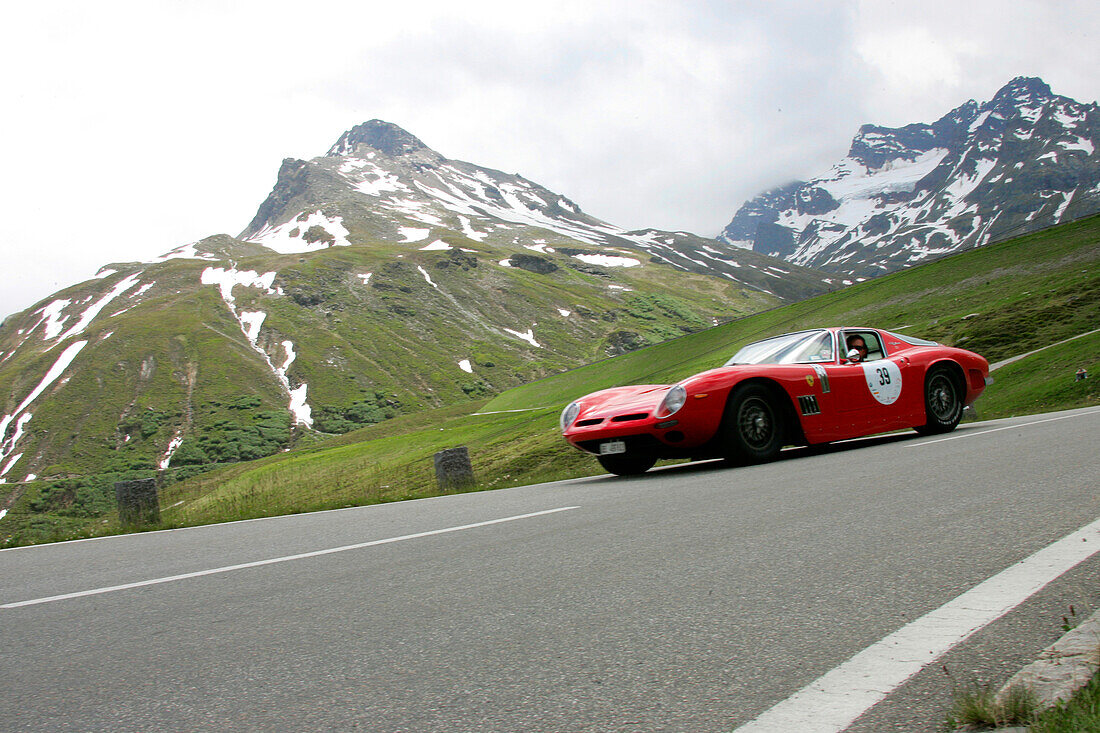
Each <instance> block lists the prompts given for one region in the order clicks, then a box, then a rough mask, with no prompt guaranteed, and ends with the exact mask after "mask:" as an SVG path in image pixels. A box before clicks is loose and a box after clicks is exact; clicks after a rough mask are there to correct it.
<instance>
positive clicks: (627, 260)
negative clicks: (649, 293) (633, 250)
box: [573, 254, 642, 267]
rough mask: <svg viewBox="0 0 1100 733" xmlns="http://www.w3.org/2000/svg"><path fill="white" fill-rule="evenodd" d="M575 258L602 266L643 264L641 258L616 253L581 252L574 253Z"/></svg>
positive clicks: (634, 265)
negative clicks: (594, 253) (619, 255)
mask: <svg viewBox="0 0 1100 733" xmlns="http://www.w3.org/2000/svg"><path fill="white" fill-rule="evenodd" d="M573 259H576V260H580V261H581V262H587V263H588V264H590V265H599V266H600V267H637V266H638V265H640V264H642V263H641V261H640V260H636V259H634V258H633V257H616V256H614V255H586V254H580V255H573Z"/></svg>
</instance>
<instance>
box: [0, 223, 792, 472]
mask: <svg viewBox="0 0 1100 733" xmlns="http://www.w3.org/2000/svg"><path fill="white" fill-rule="evenodd" d="M444 236H445V238H448V239H452V240H453V241H454V244H455V247H456V248H454V249H450V250H446V251H422V250H418V249H410V248H409V247H407V246H402V245H398V244H393V243H386V242H372V243H370V244H364V245H354V246H346V247H333V248H328V249H322V250H319V251H316V252H311V253H307V254H301V255H298V254H293V255H277V254H274V253H271V252H270V251H269V252H268V253H267V254H255V251H254V250H255V248H254V247H253V248H252V249H249V248H247V247H245V246H244V244H245V243H242V246H241V247H240V248H239V250H238V251H236V252H235V254H236V255H237V258H234V259H233V260H229V259H228V257H227V259H226V260H219V261H202V260H196V259H173V260H168V261H166V262H158V263H146V264H138V263H129V264H121V265H115V266H114V267H115V269H116V270H118V272H117V273H116V274H114V275H110V276H108V277H104V278H101V279H97V280H90V281H88V282H85V283H81V284H79V285H76V286H73V287H71V288H67V289H66V290H63V291H61V292H59V293H57V294H56V295H55V296H53V297H52V298H51V300H50V301H44V302H43V303H41V304H39V305H38V306H37V307H35V308H31V309H28V310H27V311H25V312H23V313H21V314H16V315H15V316H12V317H10V318H8V319H7V320H6V321H5V323H4V324H3V325H2V326H0V356H2V357H3V360H2V361H0V418H2V417H3V416H4V415H5V414H8V415H14V414H15V411H16V408H17V407H18V406H19V405H20V403H21V402H22V401H23V400H24V398H25V396H26V395H28V394H30V393H32V390H34V389H35V385H37V384H39V383H40V381H41V380H42V379H43V375H44V374H46V373H47V372H48V371H49V370H50V368H51V366H52V365H53V364H54V363H55V360H57V358H58V356H59V354H61V353H62V352H64V351H65V349H67V348H69V347H71V346H73V345H74V344H77V343H79V342H82V341H83V342H86V344H85V345H84V347H83V348H82V350H81V351H80V352H79V357H78V358H77V359H76V360H75V361H74V362H73V363H72V365H71V367H69V368H68V369H67V370H66V371H65V378H64V379H59V380H57V381H56V382H54V383H52V384H50V385H49V390H48V391H47V392H45V393H44V394H43V395H42V397H41V398H39V399H38V400H37V401H36V402H35V404H34V405H33V409H31V408H28V409H27V412H28V413H30V414H31V415H32V417H31V418H28V420H29V422H28V423H27V424H26V431H25V436H24V437H23V438H22V442H20V443H19V447H18V449H15V448H12V449H11V451H10V453H11V457H10V458H9V457H7V456H3V461H2V463H3V464H5V467H4V471H5V474H4V475H5V478H7V479H8V480H9V481H10V480H12V479H13V477H23V476H26V475H27V474H31V473H33V474H37V475H38V476H40V477H48V478H66V477H76V476H86V475H89V474H96V473H103V472H108V471H120V470H141V469H147V470H151V469H154V468H156V467H157V466H158V465H159V463H160V462H161V461H163V460H164V457H165V456H166V455H168V453H169V449H170V445H172V443H173V440H177V441H178V440H182V445H179V446H178V450H176V451H175V452H174V453H172V455H171V463H172V465H173V466H176V467H179V466H191V465H206V464H210V463H219V462H227V461H235V460H250V459H255V458H259V457H262V456H266V455H271V454H273V453H277V452H279V451H282V450H284V449H287V448H292V447H296V446H300V445H303V444H311V443H312V442H314V441H316V440H317V439H319V438H321V437H323V435H325V434H339V433H345V432H348V431H350V430H354V429H356V428H360V427H363V426H365V425H370V424H374V423H378V422H381V421H383V420H386V419H388V418H391V417H394V416H395V415H400V414H408V413H412V412H418V411H421V410H425V409H433V408H437V407H442V406H446V405H451V404H456V403H462V402H470V401H471V400H480V399H484V398H486V397H488V396H490V395H494V394H497V393H499V392H501V391H502V390H505V389H508V388H510V387H513V386H516V385H518V384H522V383H523V382H526V381H528V380H531V379H537V378H539V377H543V376H546V375H548V374H552V373H554V372H556V371H557V370H558V369H560V368H561V366H562V365H563V364H564V365H579V364H584V363H586V362H589V361H592V360H594V359H599V358H601V357H604V356H606V355H607V354H609V353H617V352H619V351H623V350H626V349H629V348H637V347H639V346H643V345H646V344H652V343H658V342H661V341H664V340H667V339H669V338H672V337H674V336H679V335H682V334H684V333H688V332H691V331H700V330H702V329H705V328H708V327H710V326H711V325H713V324H714V323H716V322H719V321H725V320H729V319H731V318H736V317H739V316H742V315H745V314H747V313H752V312H755V311H758V310H760V309H762V308H768V307H771V306H773V305H775V304H776V303H778V302H779V300H778V298H777V297H775V296H773V295H769V294H767V293H764V292H761V291H759V290H753V289H749V288H745V287H742V286H741V284H739V283H732V282H730V281H726V280H720V279H718V278H715V277H708V276H705V275H700V274H696V273H690V272H680V271H676V270H674V269H673V268H672V267H670V266H668V265H662V264H657V263H650V262H647V263H641V264H640V265H638V266H635V267H631V268H620V271H617V272H615V273H614V279H613V280H612V279H611V276H610V275H609V274H608V273H606V272H604V271H602V270H600V269H599V268H595V267H588V266H577V265H576V264H575V263H576V261H575V260H572V259H571V258H569V257H567V256H565V255H562V254H547V255H545V256H534V255H531V256H529V259H528V260H520V263H521V264H525V265H527V267H528V269H524V267H520V266H510V267H509V266H502V265H501V264H500V260H501V258H503V257H506V256H507V255H508V254H509V252H510V250H508V251H506V250H501V249H499V248H497V247H496V246H495V245H492V244H486V243H479V242H473V241H469V240H465V239H463V238H462V237H459V236H454V235H444ZM226 239H227V238H226ZM458 247H463V248H466V250H469V251H464V250H463V249H459V248H458ZM242 255H243V256H242ZM513 256H514V257H516V258H517V259H520V258H519V256H516V255H513ZM208 270H217V271H219V272H221V273H223V275H222V276H223V277H228V275H226V274H225V273H236V274H237V275H242V276H243V274H244V273H249V272H251V273H252V274H253V276H260V275H262V274H264V273H268V274H269V275H270V278H269V280H268V282H269V283H270V285H269V286H263V285H241V284H236V285H234V286H233V287H232V288H231V290H230V296H231V297H232V299H233V301H232V302H233V308H234V309H235V312H234V310H232V309H231V308H230V305H229V304H228V303H227V302H226V300H225V298H224V293H223V290H222V288H221V286H220V285H219V284H218V283H217V282H213V280H216V279H217V277H218V276H208V277H206V278H205V279H206V281H205V282H204V273H206V272H207V271H208ZM128 280H134V281H135V283H134V284H133V285H132V287H130V288H129V289H128V290H126V291H123V293H122V294H121V295H119V296H117V297H116V298H115V299H114V300H111V301H110V302H109V304H108V305H107V306H106V307H105V308H104V309H103V311H102V312H101V313H100V314H99V315H98V316H97V317H96V318H94V319H93V320H90V321H89V322H88V323H87V324H86V325H85V327H84V329H83V330H82V331H80V332H74V333H73V334H72V335H68V332H67V331H66V332H64V333H62V331H63V330H64V329H65V328H69V327H72V325H73V324H74V322H76V321H78V320H80V319H79V314H80V313H81V312H82V311H83V310H84V309H86V308H88V307H89V305H88V304H90V303H94V302H96V301H97V300H99V299H100V298H103V297H105V296H104V293H105V292H107V291H109V290H110V289H111V288H112V287H116V286H121V285H122V284H125V283H126V282H127V281H128ZM139 292H140V295H138V293H139ZM50 302H52V303H67V304H68V305H67V306H66V307H67V308H68V310H69V312H70V314H69V315H68V316H67V318H68V320H66V321H65V322H64V323H63V324H62V325H60V326H58V327H57V328H56V330H55V331H54V332H52V333H49V334H47V324H45V323H44V320H46V318H45V317H44V316H43V315H42V312H43V309H44V308H48V303H50ZM257 316H258V317H260V318H262V328H258V329H257V333H256V334H255V336H254V339H255V342H254V343H252V342H250V340H249V336H248V335H247V334H246V329H245V323H246V322H245V321H243V320H241V318H244V317H257ZM525 334H526V335H527V336H526V337H524V335H525ZM292 354H293V357H292ZM278 369H283V371H284V372H285V374H286V378H287V379H288V380H289V387H290V388H292V389H296V388H298V387H299V386H300V385H306V386H307V392H306V396H305V400H306V402H307V404H308V405H309V407H310V408H311V411H312V420H313V430H306V429H304V428H303V427H301V426H298V427H295V426H294V425H293V424H292V415H291V414H290V412H289V411H288V404H289V401H290V398H289V396H288V387H287V385H284V384H281V383H280V380H279V377H278V375H277V373H276V371H277V370H278ZM10 432H11V431H9V433H10ZM0 437H2V436H0ZM16 456H19V457H18V458H16ZM12 461H14V463H13V462H12ZM7 464H10V465H7Z"/></svg>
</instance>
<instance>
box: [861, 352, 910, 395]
mask: <svg viewBox="0 0 1100 733" xmlns="http://www.w3.org/2000/svg"><path fill="white" fill-rule="evenodd" d="M863 376H864V377H866V378H867V389H869V390H871V396H872V397H874V398H875V399H876V400H878V401H879V402H880V403H882V404H884V405H892V404H894V403H895V402H897V399H898V397H900V396H901V369H898V365H897V364H895V363H894V362H892V361H890V360H889V359H880V360H878V361H868V362H864V364H863Z"/></svg>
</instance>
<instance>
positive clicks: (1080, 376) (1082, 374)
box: [1073, 367, 1089, 382]
mask: <svg viewBox="0 0 1100 733" xmlns="http://www.w3.org/2000/svg"><path fill="white" fill-rule="evenodd" d="M1088 378H1089V373H1088V372H1086V371H1085V368H1084V367H1078V368H1077V376H1075V377H1074V378H1073V381H1075V382H1083V381H1085V380H1086V379H1088Z"/></svg>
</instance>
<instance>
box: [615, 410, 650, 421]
mask: <svg viewBox="0 0 1100 733" xmlns="http://www.w3.org/2000/svg"><path fill="white" fill-rule="evenodd" d="M647 417H649V413H648V412H632V413H631V414H629V415H616V416H615V417H613V418H611V422H630V421H631V420H645V419H646V418H647Z"/></svg>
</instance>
